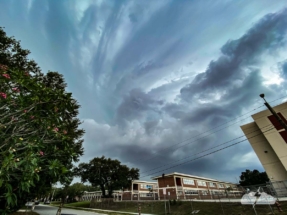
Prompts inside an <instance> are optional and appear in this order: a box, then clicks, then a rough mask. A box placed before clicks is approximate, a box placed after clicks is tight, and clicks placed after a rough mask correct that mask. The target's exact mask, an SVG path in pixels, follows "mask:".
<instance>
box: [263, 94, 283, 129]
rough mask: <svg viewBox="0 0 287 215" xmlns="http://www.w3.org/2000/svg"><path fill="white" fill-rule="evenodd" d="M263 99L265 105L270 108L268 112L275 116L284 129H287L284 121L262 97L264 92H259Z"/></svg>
mask: <svg viewBox="0 0 287 215" xmlns="http://www.w3.org/2000/svg"><path fill="white" fill-rule="evenodd" d="M259 96H260V97H261V98H262V99H263V100H264V101H265V103H264V104H265V106H266V107H267V108H268V109H269V110H270V112H271V113H272V114H273V116H275V118H276V119H277V120H278V122H279V123H280V124H281V125H282V127H283V128H284V129H285V131H287V125H286V124H285V122H284V121H283V120H282V119H281V117H280V116H279V115H278V114H277V113H276V112H275V111H274V109H273V108H272V107H271V106H270V105H269V104H268V102H267V101H266V100H265V98H264V96H265V95H264V94H263V93H262V94H260V95H259Z"/></svg>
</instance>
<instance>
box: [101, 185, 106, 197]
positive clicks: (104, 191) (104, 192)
mask: <svg viewBox="0 0 287 215" xmlns="http://www.w3.org/2000/svg"><path fill="white" fill-rule="evenodd" d="M100 187H101V191H102V195H103V197H105V196H106V190H105V186H104V185H100Z"/></svg>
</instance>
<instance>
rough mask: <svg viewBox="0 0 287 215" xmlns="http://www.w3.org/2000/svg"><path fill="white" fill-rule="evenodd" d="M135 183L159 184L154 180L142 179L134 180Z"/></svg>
mask: <svg viewBox="0 0 287 215" xmlns="http://www.w3.org/2000/svg"><path fill="white" fill-rule="evenodd" d="M133 183H143V184H157V182H153V181H140V180H133Z"/></svg>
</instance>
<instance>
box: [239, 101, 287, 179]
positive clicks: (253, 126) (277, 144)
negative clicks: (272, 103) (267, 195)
mask: <svg viewBox="0 0 287 215" xmlns="http://www.w3.org/2000/svg"><path fill="white" fill-rule="evenodd" d="M274 110H275V111H276V112H277V113H279V114H281V116H283V117H284V118H285V119H286V116H287V103H284V104H281V105H278V106H276V107H274ZM252 118H253V119H254V122H252V123H249V124H246V125H243V126H241V129H242V131H243V132H244V134H245V136H246V137H247V138H248V140H249V142H250V144H251V146H252V148H253V150H254V152H255V153H256V155H257V157H258V158H259V160H260V162H261V164H262V166H263V167H264V169H265V171H266V173H267V175H268V177H269V178H270V180H271V181H274V180H276V181H281V180H287V171H286V170H287V139H286V138H285V139H284V137H285V136H286V134H287V131H285V129H283V127H282V126H281V125H280V124H279V123H278V122H277V120H276V118H275V117H274V116H273V115H272V114H271V112H270V111H269V110H265V111H262V112H259V113H257V114H254V115H252ZM274 127H275V128H274ZM271 128H274V129H272V130H270V129H271Z"/></svg>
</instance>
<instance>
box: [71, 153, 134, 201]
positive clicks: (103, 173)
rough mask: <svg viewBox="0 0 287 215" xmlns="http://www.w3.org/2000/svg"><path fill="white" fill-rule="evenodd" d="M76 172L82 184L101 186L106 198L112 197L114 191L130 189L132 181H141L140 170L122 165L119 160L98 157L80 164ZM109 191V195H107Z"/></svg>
mask: <svg viewBox="0 0 287 215" xmlns="http://www.w3.org/2000/svg"><path fill="white" fill-rule="evenodd" d="M75 172H76V174H77V175H78V176H80V177H81V180H82V182H87V181H88V182H90V183H91V185H92V186H94V187H96V186H99V187H100V189H101V191H102V195H103V196H104V197H111V196H112V193H113V191H114V190H118V189H122V188H129V187H130V185H131V180H136V179H139V169H135V168H129V167H127V166H126V165H122V164H121V162H120V161H118V160H112V159H110V158H105V157H104V156H102V157H96V158H94V159H92V160H91V161H90V162H89V163H80V164H79V166H78V167H77V168H75ZM105 190H108V194H106V193H105Z"/></svg>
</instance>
